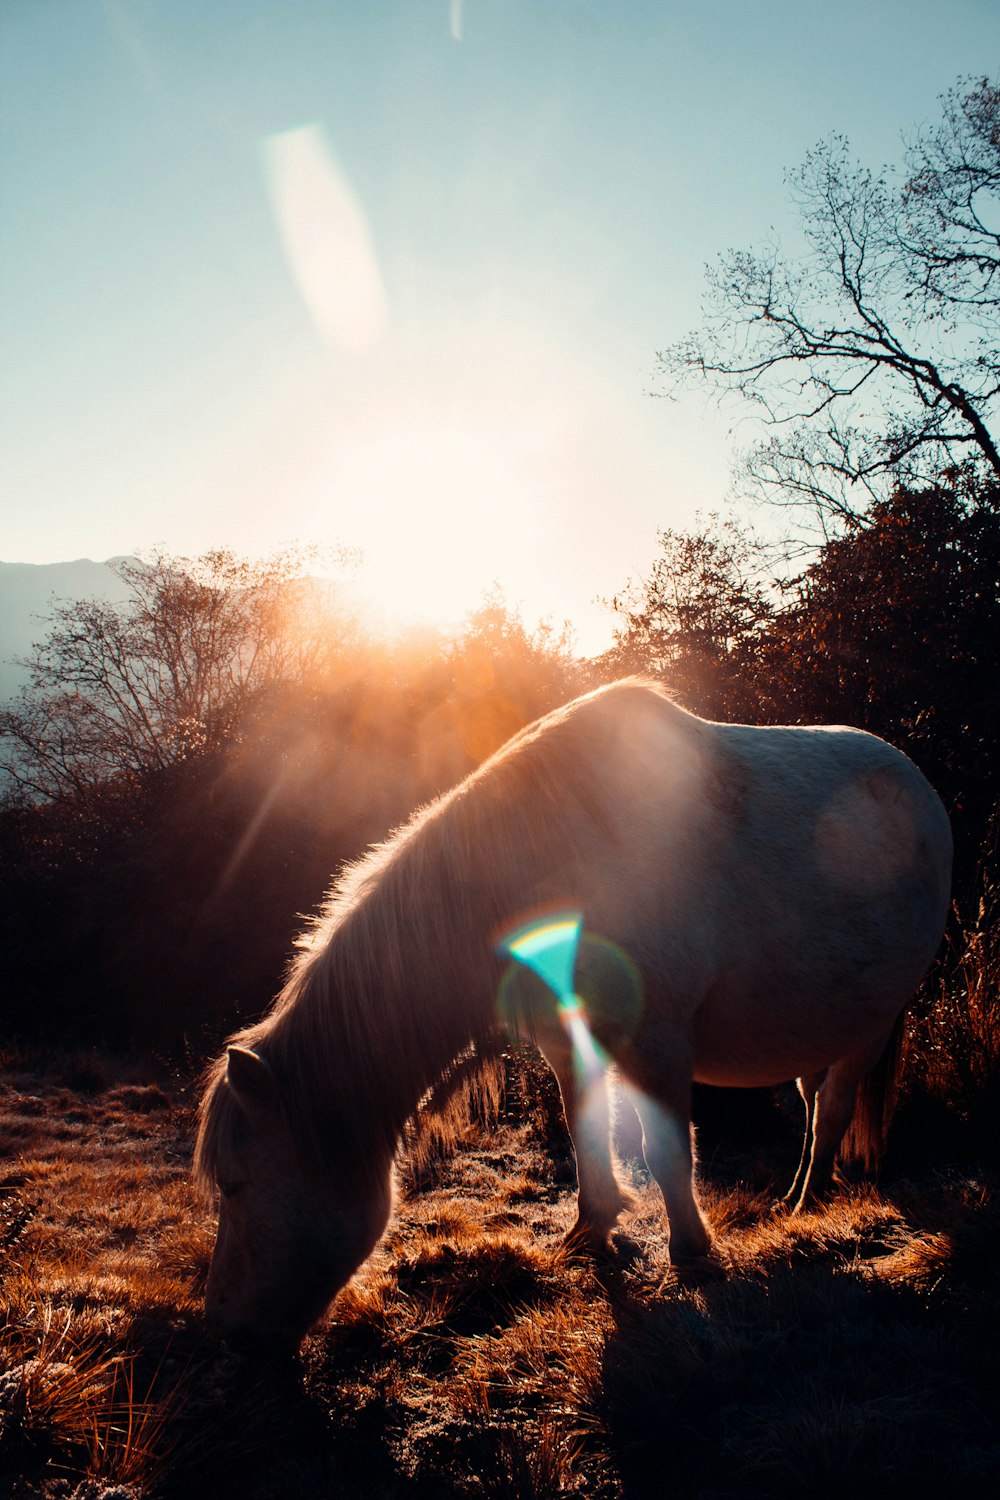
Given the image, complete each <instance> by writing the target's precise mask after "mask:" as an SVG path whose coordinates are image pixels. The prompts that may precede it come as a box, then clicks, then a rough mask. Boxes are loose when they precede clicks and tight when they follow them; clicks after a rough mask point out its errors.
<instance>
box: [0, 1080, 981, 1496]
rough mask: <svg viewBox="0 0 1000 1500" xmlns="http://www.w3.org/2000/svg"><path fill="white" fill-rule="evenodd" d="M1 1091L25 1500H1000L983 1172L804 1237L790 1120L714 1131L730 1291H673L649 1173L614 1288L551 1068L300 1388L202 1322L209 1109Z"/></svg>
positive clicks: (404, 1220)
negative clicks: (778, 1201) (583, 1226)
mask: <svg viewBox="0 0 1000 1500" xmlns="http://www.w3.org/2000/svg"><path fill="white" fill-rule="evenodd" d="M0 1089H2V1093H0V1107H2V1125H0V1136H2V1146H0V1247H2V1249H0V1257H2V1258H0V1269H2V1332H0V1476H2V1477H0V1495H2V1496H3V1497H4V1500H7V1497H9V1500H22V1497H28V1496H45V1497H52V1500H54V1497H66V1500H70V1497H72V1500H126V1497H140V1496H142V1497H145V1496H151V1497H157V1496H163V1497H196V1496H200V1495H202V1494H204V1495H211V1496H214V1497H228V1496H248V1497H261V1500H263V1497H283V1496H294V1497H297V1500H298V1497H306V1496H313V1495H317V1496H337V1497H340V1496H343V1497H350V1500H390V1497H396V1496H406V1497H412V1500H424V1497H426V1500H432V1497H434V1500H441V1497H452V1496H454V1497H474V1496H483V1497H505V1500H514V1497H517V1500H543V1497H551V1496H557V1495H580V1496H587V1497H594V1500H612V1497H633V1496H634V1497H646V1496H650V1497H653V1496H656V1497H670V1496H677V1497H695V1496H699V1497H705V1500H708V1497H720V1500H721V1497H730V1496H732V1497H735V1496H751V1497H756V1496H760V1497H766V1496H785V1495H793V1494H804V1495H809V1496H812V1497H823V1496H830V1497H833V1496H836V1497H838V1500H839V1497H842V1496H858V1495H869V1494H871V1495H881V1496H892V1495H897V1494H898V1495H905V1496H907V1497H916V1496H921V1495H925V1494H926V1495H931V1494H934V1495H940V1494H943V1493H958V1494H961V1495H962V1496H963V1497H970V1496H980V1495H982V1496H985V1495H987V1494H989V1495H990V1496H991V1497H992V1496H993V1495H995V1494H996V1492H997V1476H998V1475H1000V1420H998V1419H1000V1380H998V1378H997V1377H998V1373H1000V1372H998V1363H997V1360H998V1356H997V1350H998V1348H1000V1298H998V1295H997V1294H998V1283H1000V1275H998V1272H997V1240H998V1230H1000V1213H998V1209H997V1193H996V1188H997V1180H996V1175H995V1174H991V1172H990V1171H989V1169H988V1168H987V1167H985V1166H977V1167H976V1168H975V1169H970V1168H969V1167H968V1166H966V1167H964V1168H962V1169H959V1168H958V1167H957V1166H956V1165H955V1164H954V1162H951V1163H949V1161H948V1159H947V1154H946V1153H943V1152H939V1153H937V1154H936V1155H932V1154H930V1153H928V1152H927V1151H925V1150H922V1149H914V1148H913V1147H912V1146H911V1147H910V1148H909V1149H907V1148H905V1147H904V1148H899V1149H897V1150H896V1152H895V1156H893V1155H892V1154H890V1160H889V1161H888V1162H887V1164H886V1169H885V1170H884V1171H883V1175H882V1180H881V1184H880V1186H879V1188H878V1189H877V1190H876V1189H875V1188H873V1187H870V1186H856V1187H852V1188H845V1189H843V1190H842V1191H841V1192H840V1193H838V1195H837V1196H835V1198H834V1199H833V1200H832V1202H830V1204H829V1205H828V1206H826V1207H825V1208H824V1209H823V1210H821V1211H818V1212H816V1213H812V1214H807V1215H805V1216H803V1217H800V1218H796V1219H792V1218H789V1217H787V1216H783V1215H778V1214H775V1213H774V1212H773V1211H772V1207H771V1201H772V1198H773V1196H774V1191H775V1185H776V1182H777V1181H778V1180H779V1178H780V1177H781V1175H782V1174H783V1173H785V1172H788V1173H789V1174H790V1170H791V1160H792V1156H793V1154H794V1152H795V1150H796V1147H797V1141H796V1139H795V1136H796V1129H797V1121H796V1122H794V1123H793V1122H792V1121H791V1120H790V1119H783V1118H782V1117H781V1116H780V1114H779V1113H778V1112H777V1111H775V1110H774V1109H773V1106H771V1105H770V1104H769V1103H768V1104H767V1111H769V1116H768V1118H769V1119H770V1126H769V1128H768V1129H767V1130H765V1132H764V1134H765V1136H766V1140H765V1142H764V1147H763V1148H762V1147H761V1146H760V1144H759V1143H757V1142H755V1143H754V1144H753V1145H752V1146H750V1145H749V1144H747V1142H748V1141H749V1138H750V1136H751V1135H752V1134H753V1132H752V1131H751V1132H748V1131H746V1130H741V1129H739V1128H738V1129H736V1131H735V1134H734V1131H733V1128H732V1122H730V1127H729V1129H728V1130H727V1129H723V1128H721V1127H720V1126H719V1124H718V1122H716V1123H715V1124H714V1125H713V1124H712V1122H711V1121H710V1122H709V1123H708V1124H707V1125H705V1126H704V1127H703V1129H702V1137H701V1144H702V1168H701V1180H702V1195H703V1201H704V1203H705V1205H706V1209H707V1212H708V1216H709V1218H710V1219H711V1221H712V1225H713V1227H714V1230H715V1233H716V1235H717V1237H718V1241H719V1245H720V1250H721V1260H722V1265H721V1267H720V1270H719V1273H718V1274H717V1275H715V1276H712V1277H706V1276H705V1275H702V1276H701V1277H700V1278H698V1277H692V1278H690V1279H684V1278H681V1277H679V1276H677V1275H676V1274H674V1273H672V1272H671V1271H670V1269H669V1266H668V1264H667V1260H666V1256H665V1252H664V1248H663V1239H662V1235H661V1232H660V1227H659V1222H658V1214H659V1204H658V1199H657V1195H656V1193H655V1191H654V1190H652V1189H651V1188H650V1187H649V1186H648V1184H647V1182H646V1181H645V1178H644V1175H643V1173H642V1171H641V1170H640V1168H639V1167H638V1165H637V1164H636V1163H635V1162H632V1161H628V1160H626V1161H625V1164H624V1167H623V1171H624V1173H625V1175H626V1176H628V1177H630V1178H631V1180H632V1185H633V1190H634V1193H635V1200H636V1207H635V1211H634V1213H632V1214H631V1215H630V1216H627V1217H626V1218H625V1220H624V1221H623V1225H622V1228H621V1230H620V1231H619V1233H618V1239H617V1246H616V1251H617V1253H616V1256H615V1258H614V1260H613V1261H612V1262H610V1263H609V1264H602V1265H599V1264H595V1262H594V1261H593V1260H591V1259H588V1258H586V1257H583V1256H574V1255H573V1254H569V1253H567V1252H566V1251H565V1250H564V1249H563V1248H562V1246H561V1242H560V1237H561V1236H562V1234H563V1233H564V1232H565V1230H566V1228H567V1226H568V1223H569V1221H570V1218H571V1213H572V1205H571V1196H572V1188H573V1165H572V1159H571V1156H570V1154H569V1151H568V1147H567V1143H566V1139H565V1136H564V1134H563V1133H562V1130H561V1127H560V1124H559V1122H558V1120H557V1119H556V1118H554V1116H553V1110H552V1098H551V1090H550V1089H549V1088H547V1087H546V1084H545V1081H544V1080H543V1079H541V1078H540V1077H538V1076H536V1075H535V1074H534V1072H533V1071H532V1070H530V1069H529V1070H528V1071H527V1072H525V1071H520V1072H517V1073H515V1075H514V1077H513V1081H512V1083H511V1086H510V1088H509V1090H508V1098H507V1106H506V1108H505V1109H504V1111H503V1112H502V1114H501V1118H500V1120H499V1121H498V1122H497V1124H496V1125H495V1126H494V1127H491V1128H488V1129H487V1128H486V1127H484V1126H476V1127H471V1128H470V1130H469V1132H468V1134H467V1137H466V1139H465V1141H464V1143H463V1145H462V1147H461V1149H460V1150H459V1151H458V1152H457V1153H455V1154H454V1155H453V1156H452V1157H450V1158H448V1159H444V1160H439V1161H435V1162H432V1163H431V1164H430V1165H429V1166H424V1167H423V1168H421V1170H420V1172H419V1173H417V1171H416V1170H415V1169H412V1168H407V1167H406V1166H405V1164H404V1166H403V1168H402V1170H401V1173H400V1183H399V1194H398V1198H399V1201H398V1212H397V1216H396V1219H395V1221H394V1223H393V1225H392V1226H391V1228H390V1232H389V1234H388V1236H387V1238H386V1240H385V1241H384V1243H383V1244H382V1246H381V1247H380V1248H379V1250H378V1252H377V1253H376V1255H375V1256H374V1257H373V1258H372V1259H371V1261H369V1262H368V1263H367V1264H366V1265H365V1266H364V1267H363V1268H362V1270H361V1271H360V1273H359V1274H358V1276H357V1277H356V1278H355V1280H354V1281H353V1282H352V1283H351V1284H350V1285H349V1286H348V1288H347V1289H346V1290H345V1291H344V1292H343V1293H342V1294H341V1296H340V1298H339V1299H338V1301H337V1303H336V1305H335V1308H334V1310H333V1313H332V1315H331V1316H330V1317H329V1318H328V1320H327V1321H326V1322H325V1323H324V1324H323V1325H322V1326H320V1327H319V1329H318V1330H317V1331H316V1332H314V1333H313V1334H312V1335H311V1336H310V1337H309V1338H308V1339H307V1341H306V1343H305V1345H304V1347H303V1351H302V1354H301V1357H300V1360H299V1361H298V1362H297V1363H296V1364H295V1365H293V1366H290V1367H273V1368H271V1367H263V1366H261V1365H260V1364H250V1363H248V1362H245V1361H244V1360H243V1359H241V1358H240V1357H239V1356H237V1355H236V1354H235V1353H234V1352H232V1351H230V1350H229V1349H227V1348H226V1347H225V1346H223V1345H222V1344H221V1343H220V1342H219V1341H217V1340H216V1339H215V1338H214V1337H213V1336H212V1335H211V1334H210V1333H209V1332H207V1331H206V1329H205V1328H204V1327H203V1325H202V1321H201V1313H200V1301H201V1295H202V1288H203V1284H204V1279H205V1274H206V1269H207V1264H208V1259H209V1255H210V1251H211V1245H212V1240H213V1221H212V1215H211V1212H210V1210H209V1209H208V1208H207V1207H206V1206H205V1205H204V1204H202V1203H201V1202H199V1201H198V1199H197V1198H196V1197H195V1195H194V1194H193V1192H192V1189H191V1187H190V1185H189V1163H190V1147H191V1139H192V1115H193V1103H194V1088H193V1085H192V1084H190V1083H185V1082H184V1081H183V1080H177V1079H174V1080H173V1081H172V1082H170V1083H169V1085H168V1084H167V1083H166V1082H165V1081H164V1079H163V1077H162V1076H161V1077H160V1078H159V1079H158V1080H154V1078H153V1075H152V1074H149V1073H146V1074H143V1072H142V1071H141V1070H140V1069H138V1068H136V1069H133V1070H132V1072H131V1073H127V1072H126V1073H125V1074H124V1076H123V1070H121V1069H119V1068H117V1067H115V1066H113V1065H112V1064H111V1063H109V1062H108V1061H107V1060H105V1059H101V1058H100V1057H97V1056H77V1057H71V1058H67V1059H64V1060H62V1061H61V1062H51V1061H50V1062H49V1063H47V1065H46V1067H45V1068H44V1069H40V1068H38V1067H36V1066H32V1065H31V1064H30V1062H29V1060H27V1059H25V1058H20V1059H19V1058H17V1057H15V1056H11V1057H8V1058H7V1059H6V1068H5V1071H4V1072H3V1075H2V1082H0ZM625 1123H627V1122H625ZM904 1134H905V1132H904ZM734 1140H735V1143H736V1144H734ZM622 1149H623V1152H624V1153H626V1154H627V1153H628V1151H629V1139H628V1133H627V1130H624V1131H623V1139H622Z"/></svg>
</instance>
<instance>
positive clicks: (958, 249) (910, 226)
mask: <svg viewBox="0 0 1000 1500" xmlns="http://www.w3.org/2000/svg"><path fill="white" fill-rule="evenodd" d="M942 104H943V114H942V119H941V121H940V123H939V124H937V125H936V126H934V127H933V128H929V129H925V130H924V131H922V132H920V133H919V134H918V135H917V136H916V137H915V139H914V140H913V141H912V142H911V143H910V144H909V145H908V146H907V148H906V153H905V162H904V169H903V171H901V172H893V171H890V170H888V169H886V170H885V171H883V172H881V173H878V174H876V173H873V172H871V171H869V170H867V169H866V168H864V167H862V166H859V165H858V164H857V163H856V162H855V161H854V160H853V159H852V157H851V154H850V151H849V147H848V144H847V142H846V140H845V139H844V138H843V137H841V136H834V137H833V138H831V139H830V140H828V141H826V142H824V143H822V144H820V145H819V146H817V147H816V149H815V150H814V151H813V152H811V153H810V155H809V156H808V157H807V158H806V160H805V162H804V164H803V165H802V167H801V168H799V169H798V170H797V171H796V172H794V173H793V174H791V175H790V179H789V180H790V185H791V189H792V193H793V197H794V199H795V201H796V203H797V205H798V207H799V210H800V213H801V217H802V222H803V227H804V231H805V236H806V241H807V246H808V248H807V251H806V253H805V254H804V255H803V256H802V257H801V258H800V259H799V260H798V261H797V262H794V263H790V262H788V261H786V260H785V259H784V258H783V256H782V254H781V252H780V249H779V247H778V246H777V244H774V243H772V244H769V245H767V246H765V248H764V249H762V250H759V251H755V250H737V251H729V252H726V253H725V254H723V255H721V256H720V257H719V259H718V261H717V263H716V264H715V265H713V266H711V267H709V269H708V273H707V275H708V295H707V300H706V321H705V325H704V327H703V328H702V329H700V330H699V331H697V332H695V333H693V334H691V335H689V336H688V337H687V338H684V339H682V340H681V341H680V342H678V343H676V344H674V345H672V346H671V347H670V348H668V349H666V350H664V351H662V352H661V353H660V354H659V355H658V360H659V365H660V369H661V370H662V371H663V373H664V374H665V375H666V376H667V377H668V387H667V393H668V394H673V393H674V392H675V391H676V390H677V389H678V388H679V387H680V386H683V385H685V384H687V383H690V382H691V381H692V380H694V381H704V382H707V383H708V385H709V386H711V387H712V388H714V389H715V390H716V391H717V392H719V393H729V392H733V393H737V394H738V395H739V396H741V397H742V398H744V399H745V400H747V401H748V402H750V403H751V405H752V407H753V408H754V409H755V411H756V413H757V415H759V416H760V417H761V418H762V419H763V421H764V422H765V423H766V424H767V426H769V427H770V428H771V429H772V431H771V435H770V437H769V438H768V439H766V440H765V441H763V442H762V443H761V444H759V445H758V446H757V447H756V448H754V449H753V450H751V452H750V453H749V454H747V455H746V456H745V461H744V465H743V469H742V481H743V484H744V486H745V488H746V489H748V490H749V491H750V492H751V493H752V494H755V495H757V496H761V495H767V496H770V497H772V498H776V499H778V500H781V501H784V502H785V503H789V502H790V503H798V504H802V503H805V504H806V505H807V506H808V507H809V508H810V509H811V510H812V511H813V512H815V513H816V514H818V515H819V516H820V518H821V519H823V520H824V521H826V520H829V519H831V518H836V517H837V516H845V515H856V514H858V512H859V511H862V510H863V509H864V507H865V506H866V504H867V503H869V502H870V501H871V500H872V499H876V498H879V497H880V496H884V495H886V494H887V493H889V492H891V490H892V488H893V486H894V485H895V484H897V483H901V482H905V483H910V484H914V483H919V482H926V481H927V480H929V479H932V478H933V477H935V476H937V475H939V474H940V473H941V472H943V471H944V470H945V469H947V468H954V467H957V466H959V465H961V464H962V463H968V462H972V463H973V465H974V466H976V467H980V468H984V469H986V470H987V471H992V473H993V474H994V475H997V476H1000V450H998V447H997V441H996V439H995V438H994V436H993V432H992V430H991V424H992V422H993V421H994V418H995V414H996V406H997V400H998V397H1000V316H998V314H1000V88H998V87H997V85H995V84H993V83H991V82H990V81H989V80H988V79H985V78H984V79H980V80H978V81H976V82H970V81H966V82H965V83H960V84H959V85H958V86H957V87H956V88H955V89H953V90H952V91H951V92H950V93H949V94H947V95H945V96H944V98H943V100H942Z"/></svg>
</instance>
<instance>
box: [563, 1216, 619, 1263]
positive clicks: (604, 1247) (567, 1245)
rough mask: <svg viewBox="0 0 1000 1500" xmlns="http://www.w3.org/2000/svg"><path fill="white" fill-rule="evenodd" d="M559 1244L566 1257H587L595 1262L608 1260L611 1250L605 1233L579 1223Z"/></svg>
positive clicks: (610, 1256)
mask: <svg viewBox="0 0 1000 1500" xmlns="http://www.w3.org/2000/svg"><path fill="white" fill-rule="evenodd" d="M560 1244H561V1246H562V1249H563V1251H564V1252H565V1253H566V1254H567V1255H588V1256H593V1258H594V1259H595V1260H610V1259H611V1258H612V1249H611V1245H610V1243H609V1241H608V1236H607V1234H606V1233H604V1234H602V1233H601V1232H600V1230H597V1229H595V1228H594V1227H593V1225H590V1224H581V1223H579V1221H578V1222H577V1223H576V1224H574V1225H573V1228H572V1229H570V1230H569V1231H568V1232H567V1233H566V1234H564V1235H563V1237H562V1239H561V1241H560Z"/></svg>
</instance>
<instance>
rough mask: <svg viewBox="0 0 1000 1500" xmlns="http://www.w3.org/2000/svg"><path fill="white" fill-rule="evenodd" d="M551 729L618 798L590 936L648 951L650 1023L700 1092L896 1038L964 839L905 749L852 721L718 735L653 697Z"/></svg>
mask: <svg viewBox="0 0 1000 1500" xmlns="http://www.w3.org/2000/svg"><path fill="white" fill-rule="evenodd" d="M554 732H555V733H557V734H560V735H566V736H567V737H568V740H567V743H568V744H569V745H571V746H572V748H573V750H574V752H575V754H576V755H577V756H578V757H586V758H588V760H589V762H590V764H591V765H592V766H593V767H594V768H595V769H596V772H597V774H599V775H600V776H601V778H602V780H603V784H604V786H605V788H606V795H605V809H604V812H605V826H604V830H603V833H602V840H603V844H602V847H603V849H604V854H605V857H604V859H603V860H602V859H600V858H597V857H596V856H595V858H594V860H593V865H592V869H593V873H591V874H589V875H585V876H583V877H582V889H581V896H582V901H581V904H582V905H583V906H584V909H585V915H586V920H587V922H588V925H592V926H593V927H595V928H596V930H597V931H598V932H601V933H603V935H606V936H609V937H612V938H614V939H615V940H616V941H618V942H620V943H621V945H622V946H623V947H625V948H626V949H628V950H630V951H632V952H633V953H635V954H636V955H637V956H638V958H639V960H640V962H641V965H642V967H643V969H644V971H645V976H646V981H647V1022H648V1028H649V1030H650V1031H651V1032H652V1031H655V1030H656V1028H657V1026H658V1025H659V1024H660V1023H664V1024H667V1025H668V1026H673V1025H676V1026H677V1027H679V1028H681V1029H682V1030H684V1031H685V1033H686V1034H687V1035H690V1036H691V1037H692V1038H693V1039H694V1040H693V1045H694V1047H695V1050H696V1052H697V1053H698V1054H699V1060H698V1061H697V1062H696V1072H697V1074H698V1076H699V1077H702V1078H703V1079H705V1080H706V1081H714V1082H744V1083H750V1082H761V1083H763V1082H774V1081H778V1080H779V1079H781V1078H787V1077H789V1076H794V1074H796V1073H798V1072H800V1071H803V1070H804V1069H805V1068H806V1067H813V1066H815V1067H821V1066H826V1065H827V1064H828V1063H830V1062H831V1061H833V1059H834V1057H835V1056H838V1055H841V1053H842V1050H843V1049H844V1047H845V1045H847V1044H848V1042H849V1041H850V1039H851V1037H852V1036H854V1037H855V1038H856V1039H857V1041H858V1045H861V1043H862V1042H864V1041H865V1040H866V1038H868V1037H869V1036H871V1037H875V1036H877V1035H878V1034H880V1033H881V1032H882V1031H883V1030H885V1029H886V1028H887V1027H889V1026H891V1024H892V1021H893V1020H894V1018H895V1016H896V1015H897V1014H898V1012H899V1010H900V1009H902V1007H903V1005H904V1004H905V1003H906V1001H907V1000H908V999H909V998H910V996H911V995H912V993H913V991H914V990H915V988H916V986H917V984H918V983H919V981H920V979H921V978H922V976H923V974H924V973H925V972H926V969H927V967H928V965H929V964H930V961H931V959H932V957H933V955H934V952H935V950H936V948H937V946H938V943H939V942H940V938H941V934H942V931H943V927H944V922H945V917H946V912H947V904H948V898H949V885H950V869H951V832H950V828H949V825H948V819H947V816H946V814H945V811H944V809H943V807H942V805H941V803H940V801H939V799H938V797H937V795H936V794H935V792H934V791H933V789H932V788H931V786H930V785H929V783H928V782H927V781H926V779H925V778H924V776H923V775H922V773H921V772H920V771H919V770H918V769H917V767H916V766H914V765H913V763H912V762H911V761H910V760H909V759H908V758H907V757H906V756H905V755H904V754H903V753H902V752H901V751H899V750H896V749H894V748H893V747H892V746H891V745H889V744H887V743H886V742H885V741H883V740H881V739H878V738H877V737H875V736H873V735H870V734H866V733H864V732H863V731H860V730H855V729H847V728H840V727H825V726H821V727H816V728H804V727H797V726H790V727H767V726H764V727H757V726H750V725H729V724H720V723H713V722H711V721H706V720H702V719H699V718H697V717H695V716H694V715H691V714H688V713H686V712H685V711H684V710H682V709H680V708H678V707H677V706H676V705H675V704H673V703H672V702H670V701H669V699H667V698H666V697H665V696H664V695H663V694H662V693H660V692H659V691H657V690H656V689H655V688H651V687H646V686H643V685H640V684H635V683H628V684H620V685H617V686H616V687H614V688H611V689H609V690H605V691H604V692H601V693H598V694H595V695H592V696H591V697H590V698H588V699H583V700H579V701H578V702H577V703H576V704H574V705H570V708H569V710H568V711H567V712H566V713H565V715H564V716H563V717H562V718H561V719H559V721H558V726H557V727H556V728H555V730H554Z"/></svg>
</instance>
